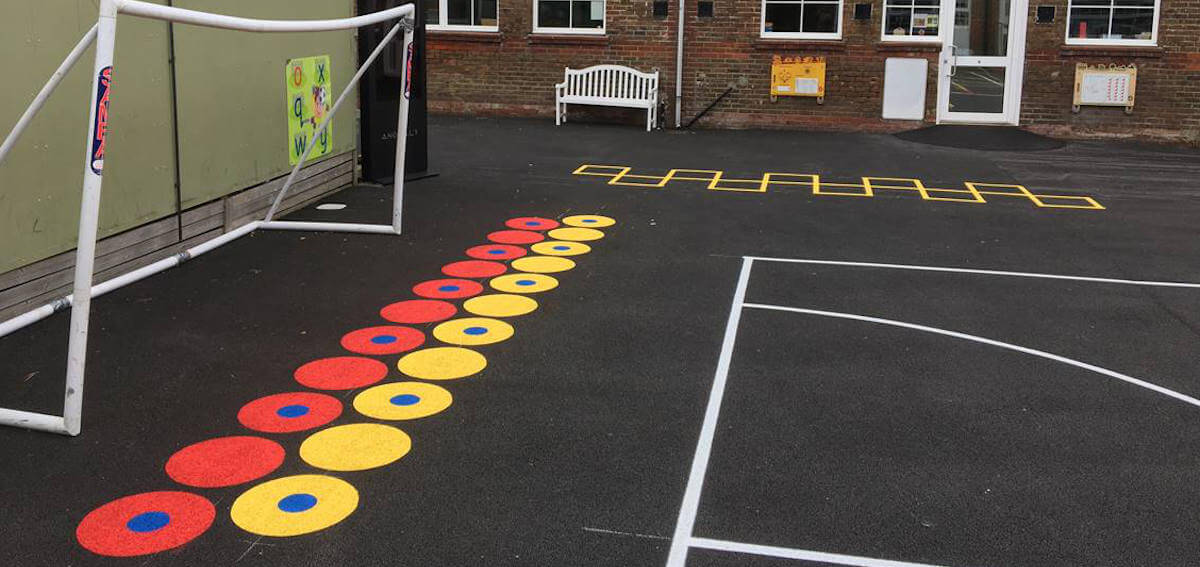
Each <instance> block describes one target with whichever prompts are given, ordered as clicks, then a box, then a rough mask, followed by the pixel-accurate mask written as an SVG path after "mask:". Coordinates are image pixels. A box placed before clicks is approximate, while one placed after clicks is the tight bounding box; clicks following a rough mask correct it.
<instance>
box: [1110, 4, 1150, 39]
mask: <svg viewBox="0 0 1200 567" xmlns="http://www.w3.org/2000/svg"><path fill="white" fill-rule="evenodd" d="M1153 32H1154V10H1153V9H1149V10H1148V9H1146V8H1134V9H1131V10H1123V9H1121V8H1117V9H1116V10H1113V22H1112V33H1113V35H1112V37H1113V38H1120V39H1150V36H1151V34H1152V33H1153Z"/></svg>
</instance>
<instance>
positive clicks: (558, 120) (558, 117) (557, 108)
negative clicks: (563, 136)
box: [554, 99, 562, 126]
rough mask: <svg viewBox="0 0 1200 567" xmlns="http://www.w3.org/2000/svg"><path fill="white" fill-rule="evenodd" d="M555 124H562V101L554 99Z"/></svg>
mask: <svg viewBox="0 0 1200 567" xmlns="http://www.w3.org/2000/svg"><path fill="white" fill-rule="evenodd" d="M554 125H555V126H562V103H561V102H559V101H558V99H554Z"/></svg>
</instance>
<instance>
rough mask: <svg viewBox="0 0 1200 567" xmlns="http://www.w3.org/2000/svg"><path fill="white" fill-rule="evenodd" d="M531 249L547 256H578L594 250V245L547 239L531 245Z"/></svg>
mask: <svg viewBox="0 0 1200 567" xmlns="http://www.w3.org/2000/svg"><path fill="white" fill-rule="evenodd" d="M529 249H530V250H533V251H534V252H537V253H538V254H544V255H546V256H578V255H580V254H587V253H588V252H591V251H592V247H591V246H588V245H587V244H584V243H582V242H565V241H562V240H547V241H545V242H539V243H537V244H534V245H533V246H530V247H529Z"/></svg>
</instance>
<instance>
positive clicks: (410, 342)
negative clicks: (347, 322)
mask: <svg viewBox="0 0 1200 567" xmlns="http://www.w3.org/2000/svg"><path fill="white" fill-rule="evenodd" d="M424 342H425V333H422V332H421V331H418V330H416V329H414V328H412V327H399V326H395V325H384V326H381V327H367V328H365V329H359V330H357V331H350V332H349V333H346V334H345V335H344V336H343V337H342V348H344V349H346V350H348V351H350V352H354V353H358V354H376V355H378V354H396V353H401V352H405V351H410V350H412V349H414V348H417V347H419V346H421V344H422V343H424Z"/></svg>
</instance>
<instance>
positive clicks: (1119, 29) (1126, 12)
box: [1067, 0, 1159, 45]
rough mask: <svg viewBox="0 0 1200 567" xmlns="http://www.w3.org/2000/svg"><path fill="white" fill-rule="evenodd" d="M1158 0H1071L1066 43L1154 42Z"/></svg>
mask: <svg viewBox="0 0 1200 567" xmlns="http://www.w3.org/2000/svg"><path fill="white" fill-rule="evenodd" d="M1158 3H1159V0H1071V2H1070V3H1069V4H1068V5H1067V43H1071V44H1105V45H1155V42H1156V41H1157V39H1158Z"/></svg>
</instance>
